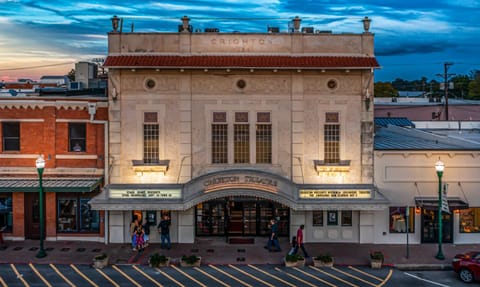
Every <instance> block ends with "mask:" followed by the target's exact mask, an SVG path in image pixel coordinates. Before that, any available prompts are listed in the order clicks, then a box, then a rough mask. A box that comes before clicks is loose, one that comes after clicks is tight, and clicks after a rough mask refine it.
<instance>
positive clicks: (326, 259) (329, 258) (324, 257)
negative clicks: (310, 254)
mask: <svg viewBox="0 0 480 287" xmlns="http://www.w3.org/2000/svg"><path fill="white" fill-rule="evenodd" d="M315 260H318V261H322V262H324V263H329V262H332V261H333V258H332V256H331V255H330V254H328V253H327V254H322V255H318V256H317V257H315Z"/></svg>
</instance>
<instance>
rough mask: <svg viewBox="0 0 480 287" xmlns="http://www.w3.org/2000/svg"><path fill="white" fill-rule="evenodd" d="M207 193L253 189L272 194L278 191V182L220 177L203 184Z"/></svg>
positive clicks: (267, 179)
mask: <svg viewBox="0 0 480 287" xmlns="http://www.w3.org/2000/svg"><path fill="white" fill-rule="evenodd" d="M203 186H204V188H205V192H210V191H214V190H220V189H228V188H253V189H261V190H266V191H270V192H276V191H277V181H276V180H274V179H271V178H266V177H259V176H251V175H245V176H219V177H213V178H209V179H207V180H205V181H204V182H203Z"/></svg>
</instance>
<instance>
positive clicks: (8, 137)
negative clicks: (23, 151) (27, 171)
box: [2, 122, 20, 151]
mask: <svg viewBox="0 0 480 287" xmlns="http://www.w3.org/2000/svg"><path fill="white" fill-rule="evenodd" d="M2 138H3V151H20V123H18V122H17V123H14V122H10V123H9V122H4V123H2Z"/></svg>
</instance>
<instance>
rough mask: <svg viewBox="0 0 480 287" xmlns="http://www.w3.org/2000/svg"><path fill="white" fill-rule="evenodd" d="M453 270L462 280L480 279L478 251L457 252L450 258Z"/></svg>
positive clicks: (468, 281) (479, 254)
mask: <svg viewBox="0 0 480 287" xmlns="http://www.w3.org/2000/svg"><path fill="white" fill-rule="evenodd" d="M452 266H453V270H454V271H455V272H457V273H458V275H459V276H460V279H461V280H462V281H463V282H466V283H470V282H473V281H474V280H480V251H470V252H466V253H463V254H457V255H455V257H454V258H453V260H452Z"/></svg>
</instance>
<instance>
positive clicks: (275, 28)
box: [267, 27, 280, 33]
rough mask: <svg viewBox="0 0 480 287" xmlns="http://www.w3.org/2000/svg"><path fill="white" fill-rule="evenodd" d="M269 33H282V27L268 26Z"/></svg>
mask: <svg viewBox="0 0 480 287" xmlns="http://www.w3.org/2000/svg"><path fill="white" fill-rule="evenodd" d="M267 31H268V33H280V28H278V27H268V29H267Z"/></svg>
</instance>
